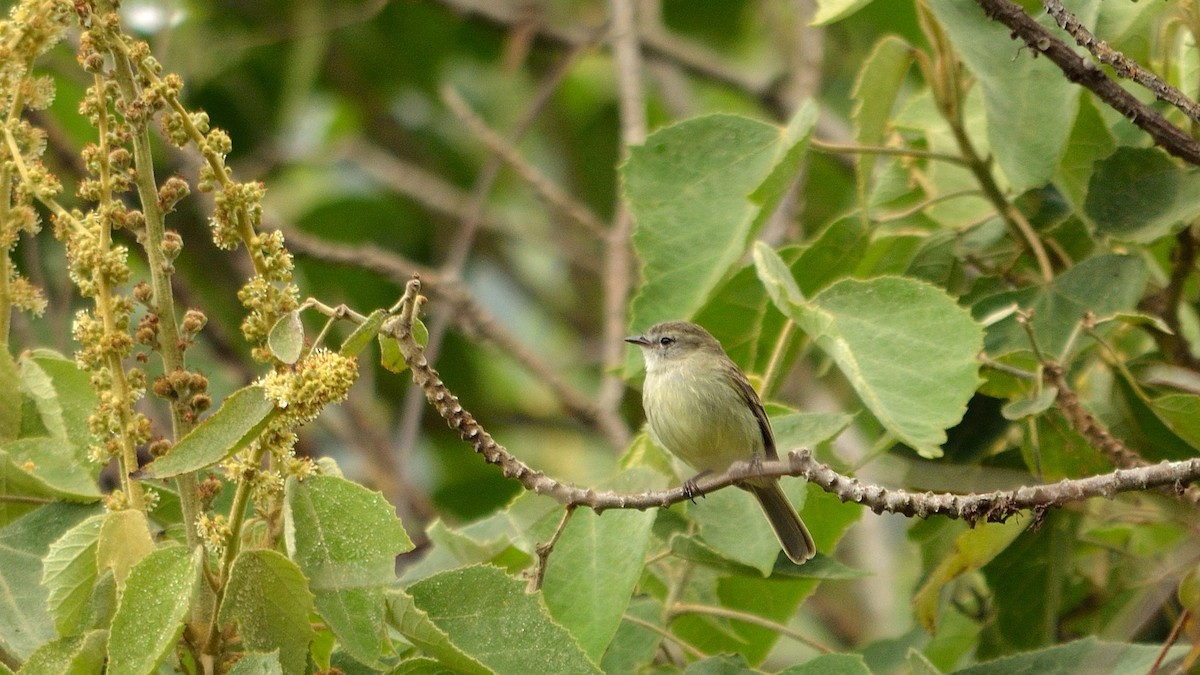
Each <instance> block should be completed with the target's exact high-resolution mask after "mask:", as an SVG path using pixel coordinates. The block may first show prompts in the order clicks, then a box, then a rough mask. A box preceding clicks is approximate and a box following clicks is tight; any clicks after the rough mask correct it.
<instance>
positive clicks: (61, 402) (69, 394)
mask: <svg viewBox="0 0 1200 675" xmlns="http://www.w3.org/2000/svg"><path fill="white" fill-rule="evenodd" d="M37 371H40V372H37ZM43 377H46V378H49V385H50V387H51V388H52V389H53V391H54V403H53V404H50V405H47V406H46V407H45V409H44V411H43V407H42V404H38V409H39V414H41V415H42V417H43V424H46V422H45V419H46V418H47V417H49V416H53V417H54V418H55V419H56V420H57V419H59V418H60V417H61V420H62V428H63V429H64V430H65V432H66V437H67V438H68V439H70V441H71V449H72V450H73V451H74V452H75V457H76V459H77V460H78V462H79V463H80V464H83V465H88V466H90V465H93V463H92V462H91V461H89V460H88V456H87V447H88V445H89V444H90V443H91V442H92V432H91V431H90V430H89V429H88V418H89V417H91V415H92V413H93V412H94V411H95V410H96V392H95V391H94V390H93V389H92V385H91V375H89V374H88V372H87V371H86V370H83V369H81V368H80V367H79V366H78V365H76V363H75V361H74V359H69V358H66V357H64V356H63V355H61V354H58V353H55V352H52V351H50V350H47V349H35V350H33V352H31V353H30V354H29V355H28V356H26V357H24V358H22V359H21V379H22V382H23V383H24V385H25V386H26V387H27V388H28V389H30V391H31V395H32V396H34V397H35V403H36V398H39V397H40V396H42V395H41V394H36V393H32V392H33V390H35V389H36V390H38V391H41V390H42V388H43V386H44V385H42V384H35V382H42V381H43ZM49 428H50V427H49V425H47V429H48V430H49ZM99 471H100V468H99V466H94V467H93V468H92V476H93V477H94V476H95V475H96V473H98V472H99Z"/></svg>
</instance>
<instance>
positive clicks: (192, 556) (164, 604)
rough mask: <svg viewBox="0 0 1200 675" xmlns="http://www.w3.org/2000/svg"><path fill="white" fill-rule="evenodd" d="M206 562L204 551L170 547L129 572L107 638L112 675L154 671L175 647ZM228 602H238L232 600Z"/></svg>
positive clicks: (109, 668) (146, 559)
mask: <svg viewBox="0 0 1200 675" xmlns="http://www.w3.org/2000/svg"><path fill="white" fill-rule="evenodd" d="M203 557H204V550H203V549H202V548H201V547H196V550H195V551H189V550H188V549H187V548H186V547H184V546H177V545H171V546H167V547H165V548H160V549H158V550H157V551H154V552H153V553H151V554H150V555H148V556H146V557H145V558H143V559H142V561H141V562H139V563H138V564H137V565H135V566H134V567H133V569H132V570H130V572H129V578H128V579H127V580H126V584H125V591H124V593H122V594H121V602H120V604H119V605H118V606H117V613H116V615H115V616H114V617H113V622H112V628H111V632H110V634H109V637H108V673H110V674H111V675H118V674H122V673H129V675H140V674H141V673H149V672H153V671H154V670H155V669H156V668H157V667H158V664H159V663H161V662H162V660H163V658H164V657H166V655H167V654H168V653H170V652H171V651H172V650H173V649H174V648H175V644H176V643H177V642H178V641H179V636H180V635H182V634H183V623H184V622H183V620H184V617H186V616H187V614H188V610H189V609H190V608H191V605H192V602H193V601H194V600H195V598H196V594H197V591H198V588H199V583H200V579H201V577H200V570H201V567H200V566H201V565H202V564H203ZM232 590H233V588H232V582H231V587H230V591H232ZM226 599H227V601H231V602H236V600H237V599H236V598H233V597H231V595H227V596H226Z"/></svg>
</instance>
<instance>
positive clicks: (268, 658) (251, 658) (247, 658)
mask: <svg viewBox="0 0 1200 675" xmlns="http://www.w3.org/2000/svg"><path fill="white" fill-rule="evenodd" d="M226 675H283V666H281V665H279V652H278V651H275V652H271V653H270V654H261V653H258V652H249V653H244V654H240V655H239V657H238V660H237V663H235V664H233V667H232V668H230V669H229V672H228V673H226Z"/></svg>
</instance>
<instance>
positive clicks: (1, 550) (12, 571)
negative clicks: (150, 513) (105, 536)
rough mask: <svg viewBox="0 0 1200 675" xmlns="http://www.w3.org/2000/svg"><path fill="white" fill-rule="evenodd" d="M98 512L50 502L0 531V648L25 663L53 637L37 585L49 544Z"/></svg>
mask: <svg viewBox="0 0 1200 675" xmlns="http://www.w3.org/2000/svg"><path fill="white" fill-rule="evenodd" d="M98 510H99V507H96V506H79V505H74V504H66V503H58V504H48V505H46V506H43V507H41V508H39V509H37V510H36V511H33V512H31V513H28V514H26V515H24V516H22V517H21V518H19V519H17V520H15V521H13V522H12V523H10V524H9V525H8V526H7V527H5V528H3V529H0V649H2V650H3V651H5V652H7V653H9V654H13V655H15V656H17V657H18V658H19V659H22V660H24V659H26V658H28V657H29V655H30V654H31V653H33V651H34V650H35V649H37V647H38V646H39V645H41V644H42V643H44V642H46V641H48V640H51V639H53V638H55V637H57V631H56V630H55V628H54V621H53V619H52V618H51V615H50V613H49V610H48V606H47V598H48V596H49V593H48V591H47V590H46V587H44V586H42V584H41V581H42V559H43V558H45V557H46V554H47V553H48V552H49V550H50V545H51V544H53V543H54V542H55V541H57V540H58V539H59V538H60V537H62V536H63V534H65V533H66V532H67V531H68V530H70V529H71V528H73V527H75V526H76V525H78V524H79V523H80V522H82V521H83V520H85V519H86V518H88V517H89V516H92V515H94V514H95V513H96V512H97V511H98Z"/></svg>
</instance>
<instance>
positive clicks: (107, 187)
mask: <svg viewBox="0 0 1200 675" xmlns="http://www.w3.org/2000/svg"><path fill="white" fill-rule="evenodd" d="M95 86H96V96H97V98H98V99H99V100H100V101H101V102H103V101H104V83H103V82H102V81H101V80H100V76H99V75H97V76H95ZM98 117H99V121H98V125H97V131H98V132H99V133H98V135H99V140H98V143H99V145H100V157H102V158H107V157H108V156H109V152H110V149H109V147H108V112H107V111H106V110H102V111H101V113H100V115H99V116H98ZM99 165H100V208H101V210H102V212H103V213H107V212H108V211H109V209H110V207H111V206H112V201H113V196H112V177H111V175H110V174H109V164H108V161H107V159H102V160H101V161H100V162H99ZM98 222H99V228H100V241H99V242H98V243H97V248H98V249H99V250H100V251H101V252H102V253H106V252H108V251H109V250H111V249H112V228H111V227H110V225H109V220H108V219H107V218H104V217H101V218H99V219H98ZM95 281H96V313H97V314H99V315H100V320H101V322H103V324H104V334H105V335H106V336H108V335H116V334H117V321H116V317H114V316H113V293H112V288H111V286H110V282H109V279H108V277H107V276H106V271H105V270H104V268H103V267H101V268H99V269H98V270H97V271H96V279H95ZM104 361H105V366H106V367H107V368H108V371H109V374H110V376H111V377H112V394H113V398H114V399H115V400H116V403H115V405H114V406H113V407H114V408H115V409H116V410H117V411H118V413H117V414H118V416H119V417H120V420H121V434H120V440H119V443H120V447H121V454H120V455H119V457H118V459H119V464H120V471H121V487H122V489H123V490H124V491H125V495H126V498H127V499H128V500H129V505H130V506H132V507H133V508H135V509H137V510H138V511H142V512H143V513H144V512H145V511H146V503H145V500H144V498H143V495H142V484H141V482H140V481H138V480H137V479H136V478H133V477H131V476H130V474H131V473H133V472H134V471H136V470H137V468H138V458H137V448H136V447H134V445H133V442H132V440H131V436H130V434H129V433H126V432H127V430H129V429H130V427H131V426H132V422H133V419H132V415H130V412H131V411H132V404H133V397H132V396H131V394H130V391H129V381H128V380H127V379H126V377H125V364H124V363H122V361H121V357H120V355H118V354H117V353H116V352H114V351H112V349H106V350H105V356H104Z"/></svg>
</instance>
